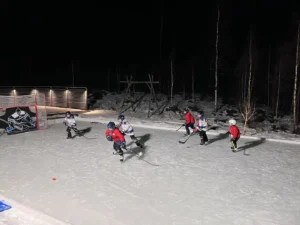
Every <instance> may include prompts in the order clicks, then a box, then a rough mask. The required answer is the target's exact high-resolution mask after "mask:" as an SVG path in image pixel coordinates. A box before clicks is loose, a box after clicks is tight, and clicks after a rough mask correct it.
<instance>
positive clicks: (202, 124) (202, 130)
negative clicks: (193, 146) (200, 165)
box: [194, 111, 208, 145]
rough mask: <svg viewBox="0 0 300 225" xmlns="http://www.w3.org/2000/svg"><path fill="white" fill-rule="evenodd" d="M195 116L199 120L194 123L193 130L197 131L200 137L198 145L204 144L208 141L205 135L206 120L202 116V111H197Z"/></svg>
mask: <svg viewBox="0 0 300 225" xmlns="http://www.w3.org/2000/svg"><path fill="white" fill-rule="evenodd" d="M197 117H198V119H199V121H198V123H197V124H196V128H195V129H194V132H195V133H196V132H197V131H199V136H200V138H201V142H200V145H204V144H207V143H208V138H207V135H206V131H207V122H206V119H205V118H204V113H203V112H202V111H200V112H199V114H198V115H197Z"/></svg>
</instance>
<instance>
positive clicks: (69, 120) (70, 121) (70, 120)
mask: <svg viewBox="0 0 300 225" xmlns="http://www.w3.org/2000/svg"><path fill="white" fill-rule="evenodd" d="M64 124H65V125H66V126H68V128H67V130H66V131H67V134H68V136H67V139H72V138H73V137H72V133H71V130H73V131H74V132H75V133H76V134H77V135H78V136H81V134H80V132H79V130H77V125H76V121H75V118H74V116H73V115H72V114H71V112H69V111H68V112H66V115H65V121H64Z"/></svg>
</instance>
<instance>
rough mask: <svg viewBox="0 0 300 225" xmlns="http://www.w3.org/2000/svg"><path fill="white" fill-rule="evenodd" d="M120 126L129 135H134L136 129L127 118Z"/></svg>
mask: <svg viewBox="0 0 300 225" xmlns="http://www.w3.org/2000/svg"><path fill="white" fill-rule="evenodd" d="M120 128H121V130H122V131H123V132H124V133H125V134H127V135H129V136H132V135H134V130H133V127H132V126H131V124H130V123H129V122H128V121H127V120H126V119H124V120H123V121H122V122H121V123H120Z"/></svg>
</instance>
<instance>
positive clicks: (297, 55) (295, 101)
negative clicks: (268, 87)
mask: <svg viewBox="0 0 300 225" xmlns="http://www.w3.org/2000/svg"><path fill="white" fill-rule="evenodd" d="M299 36H300V20H299V23H298V35H297V49H296V65H295V81H294V93H293V104H292V105H293V131H294V132H295V131H296V129H297V125H298V118H297V84H298V67H299V41H300V40H299Z"/></svg>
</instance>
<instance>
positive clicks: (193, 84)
mask: <svg viewBox="0 0 300 225" xmlns="http://www.w3.org/2000/svg"><path fill="white" fill-rule="evenodd" d="M192 100H193V104H195V67H194V64H193V65H192Z"/></svg>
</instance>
